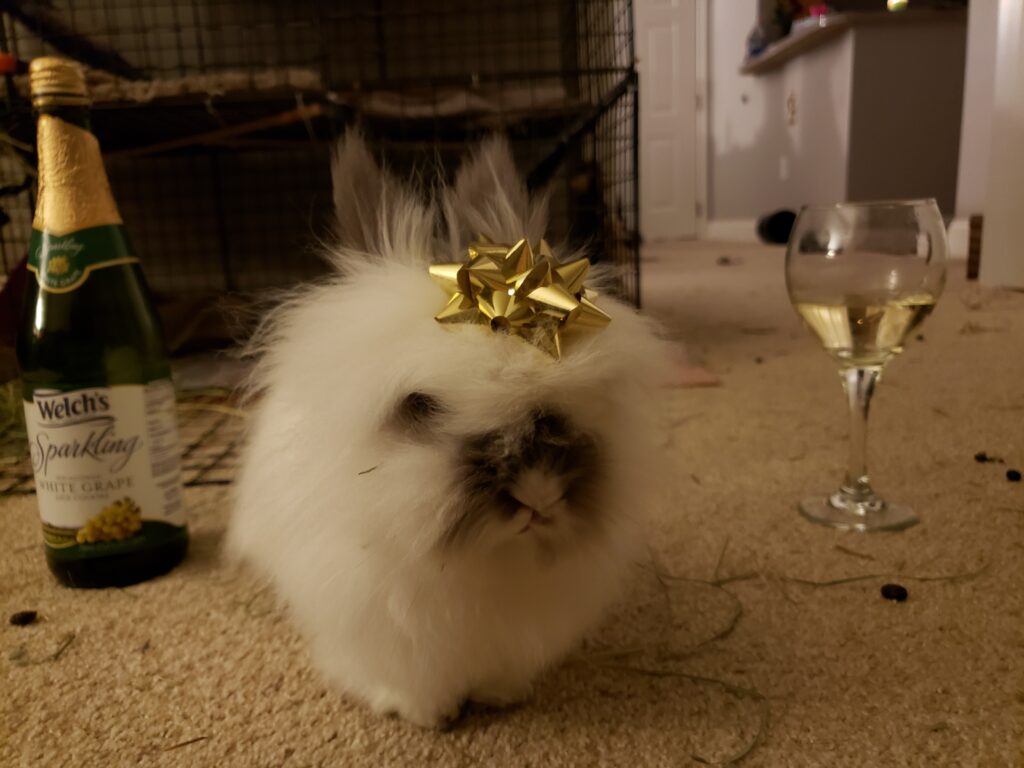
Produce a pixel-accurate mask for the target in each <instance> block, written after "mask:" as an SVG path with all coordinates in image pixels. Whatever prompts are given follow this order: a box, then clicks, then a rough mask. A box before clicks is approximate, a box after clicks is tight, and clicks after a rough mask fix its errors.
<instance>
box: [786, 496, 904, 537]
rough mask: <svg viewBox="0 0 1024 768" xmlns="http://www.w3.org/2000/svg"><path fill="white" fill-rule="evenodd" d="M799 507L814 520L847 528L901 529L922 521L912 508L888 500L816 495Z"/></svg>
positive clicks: (872, 529) (802, 512)
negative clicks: (856, 501)
mask: <svg viewBox="0 0 1024 768" xmlns="http://www.w3.org/2000/svg"><path fill="white" fill-rule="evenodd" d="M799 508H800V514H801V515H803V516H804V517H806V518H807V519H808V520H810V521H811V522H814V523H818V524H819V525H827V526H829V527H831V528H840V529H842V530H845V531H860V532H869V531H899V530H902V529H904V528H909V527H910V526H912V525H916V524H917V523H918V522H919V520H918V517H917V515H915V514H914V512H913V510H912V509H910V507H906V506H903V505H902V504H888V503H886V502H880V503H876V504H872V505H870V506H867V505H858V504H848V505H841V504H837V503H836V500H835V497H829V496H815V497H813V498H810V499H804V500H803V501H801V502H800V505H799Z"/></svg>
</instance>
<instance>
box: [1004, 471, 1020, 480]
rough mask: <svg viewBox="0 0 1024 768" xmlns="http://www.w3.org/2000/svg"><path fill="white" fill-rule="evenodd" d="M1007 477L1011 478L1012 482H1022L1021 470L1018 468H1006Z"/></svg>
mask: <svg viewBox="0 0 1024 768" xmlns="http://www.w3.org/2000/svg"><path fill="white" fill-rule="evenodd" d="M1006 479H1007V480H1009V481H1010V482H1011V483H1019V482H1020V470H1017V469H1008V470H1006Z"/></svg>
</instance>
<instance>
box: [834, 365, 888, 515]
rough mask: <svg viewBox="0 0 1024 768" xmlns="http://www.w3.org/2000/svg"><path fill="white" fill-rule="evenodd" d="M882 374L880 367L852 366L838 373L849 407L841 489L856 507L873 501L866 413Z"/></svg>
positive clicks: (841, 492) (847, 499) (846, 498)
mask: <svg viewBox="0 0 1024 768" xmlns="http://www.w3.org/2000/svg"><path fill="white" fill-rule="evenodd" d="M881 373H882V367H881V366H880V365H879V366H864V367H859V366H851V367H849V368H844V369H843V370H842V371H840V374H839V375H840V376H841V377H842V380H843V389H844V390H845V391H846V399H847V402H848V403H849V406H850V454H849V458H848V459H847V463H846V480H845V482H844V483H843V485H842V487H841V488H840V494H841V495H842V496H844V497H845V499H844V500H845V501H848V502H853V503H855V504H856V503H859V502H864V501H868V500H871V499H874V498H875V492H874V491H873V490H872V488H871V483H870V482H869V481H868V467H867V440H868V411H869V409H870V407H871V395H872V394H874V391H875V384H876V383H877V382H878V378H879V376H880V375H881Z"/></svg>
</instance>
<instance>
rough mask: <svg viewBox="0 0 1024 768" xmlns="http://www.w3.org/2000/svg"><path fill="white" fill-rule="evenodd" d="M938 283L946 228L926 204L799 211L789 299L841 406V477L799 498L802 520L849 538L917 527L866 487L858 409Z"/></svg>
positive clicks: (864, 407) (789, 256) (910, 515)
mask: <svg viewBox="0 0 1024 768" xmlns="http://www.w3.org/2000/svg"><path fill="white" fill-rule="evenodd" d="M945 281H946V229H945V226H944V225H943V222H942V216H941V215H940V214H939V209H938V206H937V205H936V204H935V201H934V200H932V199H928V200H893V201H884V202H871V203H844V204H840V205H831V206H807V207H805V208H803V209H802V210H801V211H800V215H799V216H798V217H797V219H796V222H795V223H794V225H793V231H792V232H791V233H790V238H789V246H788V247H787V249H786V287H787V289H788V291H789V299H790V301H791V302H792V303H793V306H794V307H795V308H796V311H797V312H798V313H799V314H800V316H801V317H802V318H803V319H804V320H805V321H806V323H807V325H808V326H809V327H810V329H811V330H812V331H814V333H815V335H816V336H817V337H818V339H819V340H820V341H821V343H822V344H823V345H824V346H825V349H826V351H828V353H829V354H831V355H832V358H833V359H834V360H835V361H836V363H838V365H839V375H840V378H841V379H842V382H843V389H844V390H845V392H846V399H847V402H848V404H849V408H850V446H849V459H848V463H847V470H846V478H845V479H844V481H843V482H842V484H841V485H840V486H839V490H838V491H836V492H835V493H833V494H832V495H831V496H816V497H812V498H809V499H804V500H803V501H801V502H800V512H801V514H803V516H804V517H806V518H808V519H810V520H813V521H814V522H817V523H821V524H823V525H829V526H833V527H835V528H844V529H850V530H857V531H881V530H898V529H901V528H907V527H909V526H911V525H914V524H915V523H916V522H917V521H918V519H917V516H916V515H915V514H914V512H913V511H912V510H911V509H909V508H908V507H906V506H903V505H901V504H892V503H890V502H887V501H885V500H884V499H882V498H881V497H879V496H878V494H876V493H875V491H874V490H873V489H872V487H871V483H870V481H869V480H868V471H867V464H866V445H867V421H868V409H869V406H870V404H871V395H872V393H873V392H874V390H875V385H876V384H877V383H878V380H879V377H880V376H881V373H882V369H883V368H884V367H885V365H886V363H888V362H889V360H891V359H892V357H893V356H894V355H896V354H898V353H899V352H901V351H902V349H903V346H902V345H903V340H904V338H906V336H907V334H908V333H910V332H911V331H912V330H913V329H914V328H916V327H917V326H918V325H919V324H920V323H921V321H922V320H924V318H925V317H927V316H928V314H929V313H930V312H931V311H932V308H933V307H934V306H935V302H936V301H938V299H939V295H940V294H941V293H942V288H943V285H944V284H945Z"/></svg>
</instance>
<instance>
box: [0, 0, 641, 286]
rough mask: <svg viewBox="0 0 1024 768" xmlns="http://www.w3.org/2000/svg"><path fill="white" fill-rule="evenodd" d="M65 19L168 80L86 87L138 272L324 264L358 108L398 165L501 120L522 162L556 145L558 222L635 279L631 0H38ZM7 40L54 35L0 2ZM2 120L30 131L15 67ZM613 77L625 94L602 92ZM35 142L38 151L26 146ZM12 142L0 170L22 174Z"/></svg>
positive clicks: (13, 214)
mask: <svg viewBox="0 0 1024 768" xmlns="http://www.w3.org/2000/svg"><path fill="white" fill-rule="evenodd" d="M23 7H24V13H27V14H30V15H31V14H33V13H38V12H39V9H43V11H44V12H46V13H48V14H50V15H51V16H52V17H53V18H55V19H57V20H59V22H60V23H61V24H62V25H63V26H64V27H65V28H66V29H67V30H68V31H69V32H70V33H71V35H70V36H71V37H74V38H85V39H87V40H89V41H90V42H92V43H93V44H95V45H98V46H103V47H106V48H109V49H112V50H115V51H117V53H118V54H119V55H120V56H121V57H122V58H123V59H124V60H126V61H127V62H128V63H129V64H130V65H132V66H133V67H135V68H137V69H139V70H141V71H142V72H144V73H145V74H146V75H147V76H148V77H150V78H153V79H154V80H155V81H157V82H158V83H161V84H167V83H169V82H171V81H174V80H177V81H178V82H181V79H182V78H188V79H189V81H188V82H189V86H188V88H184V89H182V90H181V92H178V93H175V94H174V95H166V94H165V95H163V96H161V97H160V98H158V99H155V100H153V101H148V102H145V103H134V102H131V101H128V100H124V99H114V100H112V101H107V102H101V103H97V105H96V107H95V109H94V111H93V126H94V130H95V131H96V133H97V135H98V136H99V138H100V142H101V144H102V146H103V147H104V152H105V154H106V157H107V167H108V172H109V175H110V178H111V184H112V186H113V189H114V193H115V195H116V197H117V200H118V203H119V206H120V208H121V210H122V214H123V216H124V218H125V221H126V223H127V226H128V229H129V231H130V233H131V235H132V238H133V241H134V242H135V244H136V248H137V250H138V252H139V255H140V256H141V257H142V258H143V260H144V264H145V268H146V271H147V275H148V277H149V280H150V282H151V283H152V284H153V286H154V288H155V289H156V290H157V291H158V292H160V293H162V294H168V295H186V294H197V293H221V292H225V291H236V290H239V291H258V290H261V289H264V288H272V287H285V286H288V285H291V284H294V283H296V282H298V281H303V280H307V279H310V278H313V277H315V276H316V275H318V274H320V273H322V271H323V270H324V269H325V268H326V267H325V262H324V261H323V260H322V259H321V258H320V257H319V256H318V254H317V249H318V248H319V243H320V242H321V241H323V240H324V239H326V238H327V237H328V229H327V225H326V223H327V221H328V217H329V203H330V190H329V187H330V174H329V167H328V158H329V151H330V146H331V143H332V142H333V140H334V139H335V138H336V137H337V136H338V135H340V134H341V133H342V132H343V130H344V127H345V126H346V125H348V124H351V123H353V122H355V121H358V122H360V123H361V124H362V126H363V128H364V131H365V133H366V135H367V137H368V138H369V140H370V142H371V144H372V145H373V147H374V149H375V151H377V152H378V153H379V154H380V155H381V156H383V157H384V159H385V160H386V161H387V162H388V163H389V164H390V165H392V167H394V168H395V169H396V171H401V172H406V171H409V170H414V169H419V170H420V171H423V170H430V171H432V170H433V168H434V167H435V166H436V165H438V164H439V165H440V167H441V168H442V169H443V172H444V173H446V174H447V175H449V176H450V175H451V174H452V173H453V171H454V169H455V167H457V163H458V161H459V159H460V158H461V157H463V156H464V154H465V151H466V148H467V146H470V145H471V143H472V142H474V141H476V140H478V139H479V138H481V137H482V136H485V135H487V134H488V133H490V132H492V131H494V130H503V131H505V132H506V133H507V134H508V135H509V137H510V140H511V143H512V147H513V152H514V154H515V156H516V159H517V163H518V164H519V166H520V168H521V169H522V170H523V172H524V173H529V172H530V171H531V170H532V169H534V168H536V167H537V166H538V165H540V164H543V163H544V162H545V160H546V159H547V158H549V157H551V156H552V153H554V152H562V153H563V154H562V157H561V160H560V162H559V163H558V164H557V165H556V167H555V169H554V171H553V172H552V173H551V174H550V175H549V177H548V178H546V179H545V181H546V182H547V185H548V191H549V194H550V200H551V224H550V232H549V234H550V237H551V239H552V240H553V241H556V242H558V241H568V242H569V244H570V245H572V246H573V247H578V246H581V245H584V244H587V245H589V246H590V248H591V252H592V254H593V256H594V258H595V260H598V261H602V262H605V263H610V264H611V265H613V266H614V267H615V268H616V274H617V275H618V277H619V293H620V294H622V295H623V296H624V297H625V298H627V299H631V300H634V301H635V300H636V299H637V281H636V269H637V264H638V247H637V236H636V228H637V210H636V205H637V200H636V173H637V169H636V167H635V160H636V141H637V136H636V109H637V104H636V88H635V73H634V69H633V40H632V6H631V3H630V2H628V0H575V1H570V0H494V1H491V2H487V3H480V2H478V1H476V2H469V1H468V0H436V1H435V2H431V3H423V2H420V1H419V0H357V1H354V2H346V3H333V2H312V1H311V0H297V1H293V2H290V3H281V2H270V1H269V0H261V1H259V2H251V1H250V0H220V1H212V2H206V1H204V0H179V1H178V2H169V1H168V2H161V1H160V0H49V2H46V3H25V4H24V5H23ZM3 22H4V30H3V41H4V43H5V45H6V48H7V50H9V51H11V52H12V53H14V54H15V55H17V56H18V57H19V58H22V59H30V58H32V57H34V56H38V55H44V54H53V53H57V52H58V49H59V48H60V47H65V46H66V44H67V42H68V40H67V39H66V38H65V39H63V40H57V39H54V40H50V41H49V42H47V41H44V40H42V39H41V36H40V34H39V25H38V24H37V23H35V24H34V23H33V22H31V21H28V22H24V21H19V20H15V19H14V18H13V17H11V16H10V15H7V14H4V18H3ZM197 83H198V85H197ZM6 85H7V107H6V109H5V127H6V129H7V133H8V135H9V136H11V137H13V138H15V139H16V140H20V141H24V142H28V143H31V142H32V140H33V127H32V116H31V112H30V109H29V107H28V104H27V101H26V100H25V98H24V93H23V89H22V91H19V90H18V89H17V88H16V87H15V85H16V82H15V80H12V79H11V78H8V79H7V82H6ZM609 94H617V98H614V99H610V98H609ZM313 103H319V104H323V105H324V106H325V113H324V115H322V116H321V117H318V118H314V119H311V120H309V121H305V122H304V121H297V122H294V123H291V124H288V125H284V126H281V127H278V128H274V129H270V130H263V131H260V132H254V133H250V134H247V135H245V136H240V137H236V138H235V139H233V140H231V141H224V142H219V143H216V144H209V143H207V144H195V145H192V146H188V147H185V148H180V149H175V150H173V151H160V152H155V153H152V154H148V155H144V156H127V155H120V156H119V154H118V153H119V152H124V151H125V150H133V149H138V148H139V147H146V146H151V145H154V144H157V143H159V142H165V141H170V140H175V139H180V138H182V137H188V136H192V135H195V134H201V133H207V132H210V131H215V130H217V129H219V128H223V127H225V126H236V125H239V124H242V123H245V122H248V121H252V120H256V119H260V118H264V117H267V116H268V115H276V114H281V113H284V112H287V111H289V110H294V109H296V108H297V107H301V106H303V105H307V104H313ZM28 159H29V160H31V157H29V158H28ZM25 177H26V167H25V165H24V163H23V162H20V161H18V160H17V159H16V158H15V157H14V156H13V154H12V151H11V150H10V149H9V148H8V149H6V150H5V152H4V154H2V155H0V185H3V186H8V185H17V184H20V183H21V182H23V181H24V179H25ZM33 202H34V201H33V192H32V190H24V191H21V192H18V193H14V194H8V195H7V196H5V197H3V198H0V206H2V207H3V210H4V211H5V212H6V213H7V215H8V217H9V218H10V221H9V222H8V223H7V224H6V225H4V226H3V228H2V230H0V263H2V268H3V271H4V273H6V272H7V271H9V270H10V269H11V268H12V267H13V266H14V265H15V264H16V263H17V262H18V261H19V260H20V259H21V258H22V257H23V256H24V254H25V251H26V249H27V245H28V240H29V236H30V234H31V210H32V206H33Z"/></svg>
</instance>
